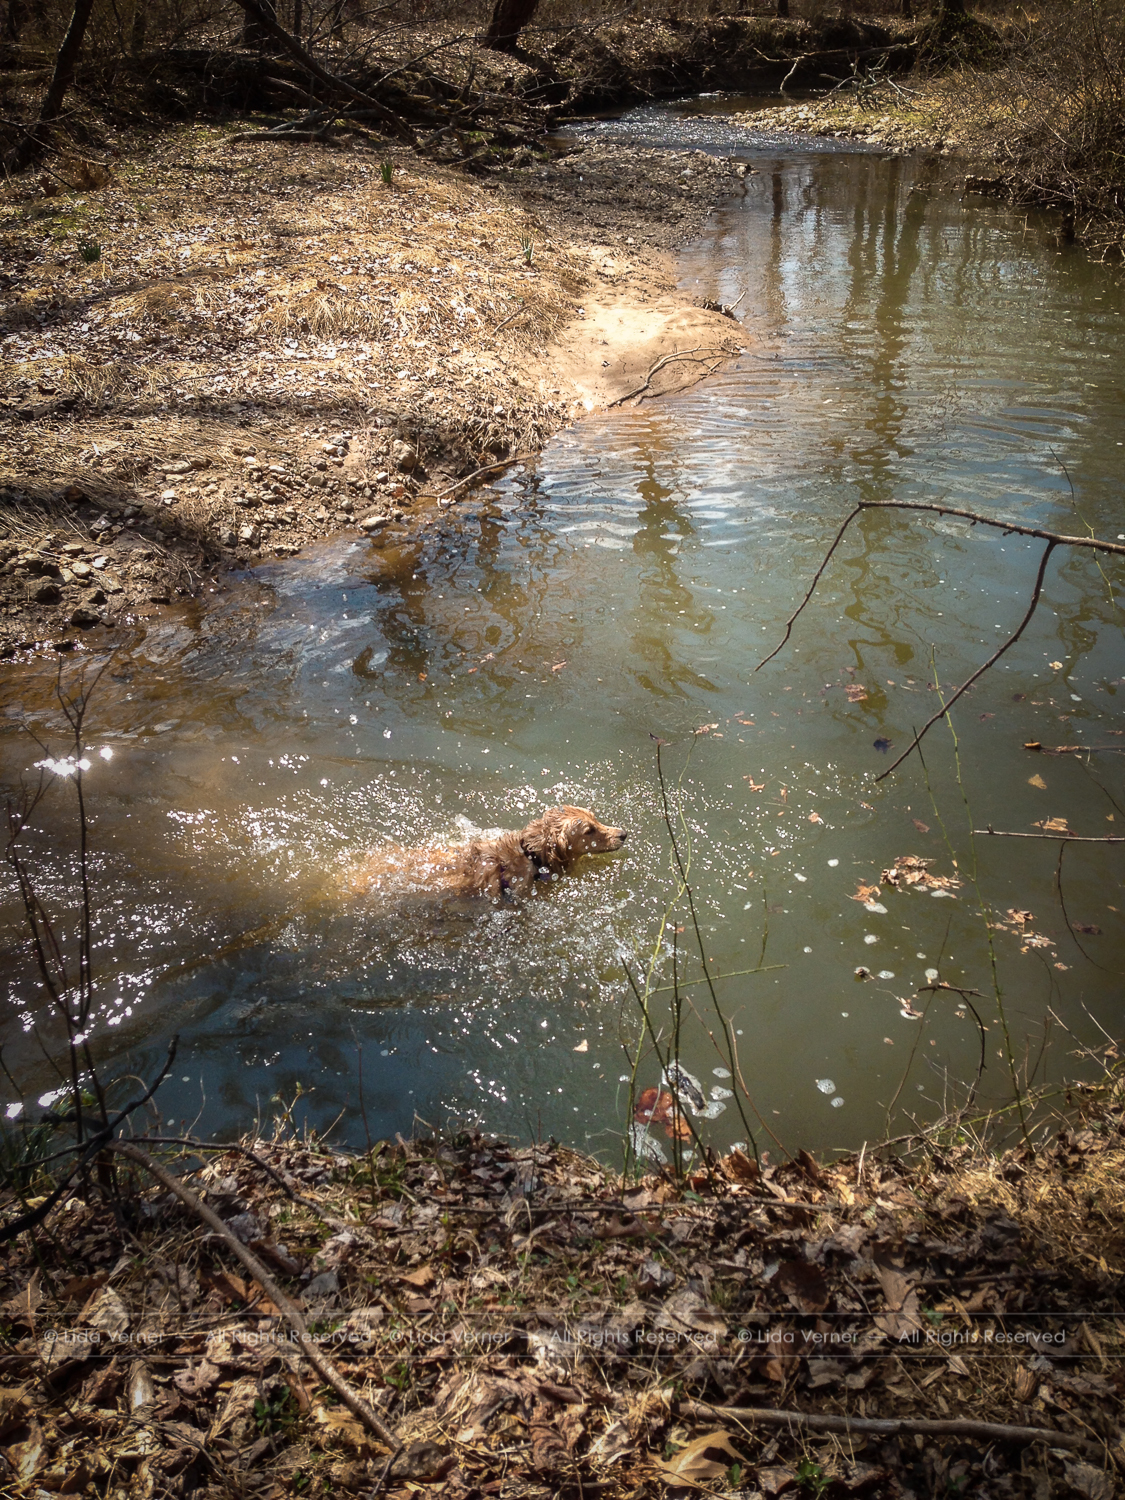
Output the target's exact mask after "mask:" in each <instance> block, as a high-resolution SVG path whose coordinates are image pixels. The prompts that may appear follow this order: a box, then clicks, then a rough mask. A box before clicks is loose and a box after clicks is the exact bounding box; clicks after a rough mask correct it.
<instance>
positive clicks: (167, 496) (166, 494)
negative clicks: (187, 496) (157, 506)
mask: <svg viewBox="0 0 1125 1500" xmlns="http://www.w3.org/2000/svg"><path fill="white" fill-rule="evenodd" d="M160 498H161V500H163V501H164V504H165V505H175V503H176V492H175V490H161V492H160Z"/></svg>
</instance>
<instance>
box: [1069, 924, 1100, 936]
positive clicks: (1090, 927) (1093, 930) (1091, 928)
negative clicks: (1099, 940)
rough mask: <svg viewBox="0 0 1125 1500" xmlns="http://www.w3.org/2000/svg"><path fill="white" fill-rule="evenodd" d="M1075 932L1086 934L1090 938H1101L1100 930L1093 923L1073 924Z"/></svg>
mask: <svg viewBox="0 0 1125 1500" xmlns="http://www.w3.org/2000/svg"><path fill="white" fill-rule="evenodd" d="M1074 930H1075V932H1088V933H1089V934H1090V936H1091V937H1101V935H1102V930H1101V928H1100V927H1099V926H1098V925H1097V924H1096V923H1095V922H1075V923H1074Z"/></svg>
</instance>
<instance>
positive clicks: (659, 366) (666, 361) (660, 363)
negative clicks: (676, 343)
mask: <svg viewBox="0 0 1125 1500" xmlns="http://www.w3.org/2000/svg"><path fill="white" fill-rule="evenodd" d="M703 348H706V345H704V344H696V346H695V348H694V349H685V350H683V352H682V353H678V354H665V355H664V356H663V358H661V359H658V360H657V361H656V363H655V364H654V365H653V366H652V368H651V369H650V370H649V372H648V374H647V375H646V376H645V378H644V383H643V384H642V385H639V386H638V387H637V389H636V390H635V391H627V392H626V394H625V395H624V396H618V397H617V399H616V400H615V401H611V402H609V404H608V406H607V407H606V410H607V411H611V410H612V409H613V408H614V407H615V406H622V405H624V403H625V402H626V401H632V399H633V397H634V396H643V395H644V393H645V391H647V390H648V388H649V386H650V385H651V384H652V377H653V376H654V375H657V374H659V373H660V371H661V370H663V369H664V367H665V366H666V365H672V364H678V363H679V362H680V361H681V360H683V361H685V362H687V363H690V364H695V365H705V364H706V363H707V361H708V360H709V359H713V360H715V361H718V360H720V359H721V358H722V357H723V356H722V352H721V351H720V350H714V351H713V352H712V353H710V354H705V355H703V356H702V357H701V358H698V359H697V358H695V356H696V355H698V354H699V351H700V350H701V349H703ZM707 373H708V374H709V375H710V374H711V371H710V370H708V372H707Z"/></svg>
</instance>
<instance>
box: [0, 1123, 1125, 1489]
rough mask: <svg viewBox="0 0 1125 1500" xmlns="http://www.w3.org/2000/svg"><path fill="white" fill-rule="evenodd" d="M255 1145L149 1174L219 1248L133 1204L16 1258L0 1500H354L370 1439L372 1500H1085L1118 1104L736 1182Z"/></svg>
mask: <svg viewBox="0 0 1125 1500" xmlns="http://www.w3.org/2000/svg"><path fill="white" fill-rule="evenodd" d="M142 1144H144V1143H143V1142H142ZM248 1144H249V1146H250V1150H245V1149H240V1150H237V1151H236V1150H228V1151H225V1152H220V1154H217V1155H216V1154H211V1153H210V1151H209V1152H208V1153H207V1154H208V1159H209V1163H210V1164H209V1165H207V1166H206V1167H204V1168H203V1169H202V1170H199V1165H198V1164H199V1160H200V1159H199V1157H198V1155H193V1153H192V1152H191V1151H190V1150H189V1151H187V1152H186V1153H185V1154H184V1155H183V1156H181V1157H180V1159H179V1161H178V1162H175V1161H173V1159H172V1158H169V1157H167V1156H166V1157H165V1161H166V1165H167V1167H168V1168H170V1169H171V1170H173V1171H174V1172H175V1173H177V1174H180V1173H183V1174H185V1176H186V1181H187V1182H188V1183H189V1184H190V1185H191V1187H192V1188H193V1190H194V1191H195V1192H196V1193H201V1194H202V1195H203V1199H204V1201H205V1203H206V1205H207V1206H208V1207H209V1208H210V1210H211V1211H212V1212H213V1213H215V1214H217V1215H218V1217H219V1221H220V1223H219V1228H218V1230H216V1229H214V1228H212V1229H210V1230H208V1231H207V1232H206V1233H204V1232H203V1230H204V1228H205V1226H204V1225H202V1224H201V1223H200V1220H199V1217H198V1214H197V1213H196V1212H195V1211H194V1210H193V1209H192V1208H191V1207H185V1206H184V1204H183V1202H181V1201H180V1200H178V1199H177V1198H176V1197H175V1196H173V1194H172V1193H171V1192H169V1191H166V1190H165V1189H164V1188H163V1187H159V1186H158V1187H157V1188H154V1187H153V1186H152V1183H151V1180H150V1179H148V1178H146V1177H145V1176H144V1175H143V1174H139V1175H138V1176H137V1178H136V1179H135V1180H125V1179H122V1180H121V1182H120V1183H119V1187H120V1189H121V1190H122V1191H123V1192H124V1193H125V1200H124V1206H123V1209H121V1210H119V1211H118V1212H117V1214H116V1215H115V1213H114V1210H113V1209H112V1208H111V1206H110V1205H109V1204H107V1203H104V1202H102V1201H101V1199H100V1198H99V1196H98V1195H97V1194H96V1193H95V1194H91V1195H90V1196H89V1198H88V1201H87V1200H85V1199H84V1198H83V1196H82V1195H81V1194H78V1195H76V1196H75V1197H73V1198H72V1199H70V1200H69V1201H68V1202H67V1203H66V1204H65V1207H63V1208H62V1209H60V1210H59V1211H57V1212H56V1213H55V1214H54V1215H53V1216H52V1217H51V1219H50V1220H49V1221H48V1222H47V1223H46V1224H45V1225H43V1226H42V1227H41V1228H40V1229H38V1230H37V1231H36V1232H35V1235H34V1241H35V1242H34V1244H32V1243H31V1241H30V1240H29V1239H28V1238H27V1237H26V1236H25V1237H23V1238H21V1239H20V1240H19V1241H17V1242H16V1243H15V1244H14V1245H13V1246H12V1247H11V1249H10V1250H9V1253H8V1255H7V1258H6V1261H5V1263H4V1267H3V1270H2V1271H0V1296H2V1298H3V1312H4V1317H5V1322H6V1337H5V1341H4V1347H3V1354H2V1356H0V1357H2V1359H3V1364H4V1388H3V1391H2V1392H0V1401H2V1405H0V1424H2V1436H3V1442H4V1445H5V1447H4V1450H3V1453H2V1454H0V1474H2V1475H3V1478H4V1480H5V1482H6V1483H7V1484H9V1485H11V1486H12V1490H11V1492H12V1493H13V1494H27V1495H33V1494H34V1495H37V1496H43V1495H44V1494H52V1495H53V1494H55V1493H60V1492H61V1493H69V1494H77V1493H80V1492H81V1493H88V1494H98V1495H103V1494H104V1495H107V1496H110V1497H117V1496H122V1497H124V1496H126V1495H137V1494H145V1495H147V1494H153V1495H155V1494H167V1495H177V1496H178V1495H187V1494H191V1493H202V1494H208V1495H219V1494H232V1493H237V1494H245V1493H248V1492H250V1491H251V1490H252V1492H253V1493H255V1494H258V1495H277V1496H280V1495H282V1494H304V1495H308V1496H321V1495H329V1494H348V1495H350V1494H359V1493H365V1494H366V1493H369V1492H370V1491H371V1486H372V1484H373V1483H375V1482H376V1481H379V1482H380V1483H381V1482H382V1479H381V1478H380V1476H382V1475H383V1471H384V1466H385V1463H386V1459H387V1457H388V1455H389V1453H390V1451H391V1450H390V1447H389V1445H388V1442H387V1441H386V1439H387V1437H394V1438H395V1439H397V1440H398V1441H399V1442H401V1444H402V1445H403V1447H404V1449H405V1451H404V1452H402V1453H400V1455H399V1456H398V1457H397V1458H396V1459H395V1461H394V1463H393V1465H392V1466H391V1468H390V1471H389V1473H388V1474H386V1475H385V1482H386V1485H387V1487H388V1489H389V1492H390V1494H391V1495H392V1496H393V1497H395V1500H410V1497H411V1496H416V1495H433V1496H434V1497H435V1500H436V1497H441V1500H466V1497H468V1496H482V1495H495V1494H503V1495H508V1494H511V1495H536V1496H540V1495H541V1496H544V1497H546V1496H547V1495H550V1494H557V1493H559V1491H560V1487H565V1488H566V1492H567V1493H571V1492H573V1493H575V1494H579V1495H581V1494H588V1493H591V1492H595V1491H596V1492H597V1493H610V1494H613V1495H620V1496H625V1495H628V1496H632V1497H634V1500H636V1497H643V1496H649V1495H656V1494H659V1493H662V1492H664V1491H667V1490H670V1489H671V1490H675V1489H679V1490H681V1491H685V1492H690V1491H694V1492H697V1493H698V1492H699V1491H700V1490H704V1491H709V1492H712V1493H721V1494H730V1493H736V1494H742V1495H763V1496H766V1495H770V1496H772V1495H781V1494H792V1495H794V1496H796V1495H798V1494H802V1493H803V1494H816V1495H826V1494H828V1495H833V1496H844V1495H856V1494H865V1495H878V1496H904V1497H906V1496H910V1495H919V1494H965V1493H970V1494H981V1495H985V1494H987V1495H1012V1496H1015V1495H1027V1496H1032V1495H1034V1496H1036V1497H1038V1496H1041V1495H1043V1494H1045V1493H1068V1494H1069V1493H1073V1494H1078V1495H1084V1496H1087V1497H1090V1496H1102V1497H1108V1496H1110V1495H1111V1494H1112V1493H1114V1476H1115V1474H1116V1472H1117V1470H1118V1468H1119V1467H1120V1466H1121V1464H1122V1462H1125V1452H1123V1450H1122V1445H1121V1440H1122V1433H1121V1418H1120V1411H1121V1408H1120V1398H1121V1394H1122V1388H1123V1384H1125V1375H1123V1373H1122V1364H1121V1354H1122V1352H1123V1342H1122V1328H1121V1323H1120V1321H1119V1318H1118V1317H1117V1316H1116V1314H1117V1313H1118V1310H1119V1302H1118V1296H1119V1286H1120V1277H1121V1274H1122V1252H1123V1248H1125V1245H1123V1241H1122V1230H1121V1224H1122V1219H1121V1213H1122V1207H1123V1204H1122V1189H1121V1181H1122V1165H1123V1163H1125V1138H1123V1133H1122V1121H1121V1115H1120V1110H1119V1108H1118V1107H1117V1106H1116V1105H1115V1104H1111V1105H1110V1107H1108V1108H1106V1107H1104V1106H1101V1107H1093V1108H1091V1109H1090V1110H1089V1112H1088V1113H1086V1114H1085V1115H1084V1117H1080V1118H1077V1119H1075V1120H1073V1121H1071V1122H1070V1123H1068V1124H1067V1125H1066V1126H1065V1127H1064V1128H1063V1129H1062V1130H1061V1131H1060V1132H1059V1133H1058V1134H1057V1135H1056V1136H1055V1138H1054V1139H1053V1141H1052V1142H1051V1143H1050V1144H1049V1145H1047V1146H1046V1147H1045V1148H1044V1149H1043V1150H1041V1152H1040V1153H1039V1154H1038V1155H1033V1154H1032V1153H1031V1152H1030V1151H1029V1150H1027V1149H1026V1148H1021V1149H1019V1150H1017V1151H1014V1152H1010V1153H1009V1154H1007V1155H1005V1156H1003V1157H1000V1158H996V1157H993V1156H992V1155H990V1154H989V1153H988V1152H984V1151H981V1150H979V1149H974V1148H972V1147H970V1146H969V1145H967V1144H966V1145H960V1146H945V1147H943V1148H938V1147H937V1146H936V1145H935V1143H934V1142H932V1141H931V1142H927V1141H925V1140H922V1139H920V1140H918V1141H917V1142H916V1143H915V1145H914V1147H913V1148H911V1149H909V1150H908V1152H907V1158H908V1159H907V1160H905V1161H904V1160H903V1159H902V1158H901V1157H895V1156H892V1155H890V1154H888V1153H887V1152H886V1151H883V1152H867V1151H865V1152H863V1153H860V1154H859V1155H856V1156H850V1157H845V1158H843V1159H841V1160H839V1161H836V1162H834V1163H832V1164H831V1165H823V1164H819V1163H817V1162H816V1161H814V1160H813V1158H812V1157H810V1156H809V1155H808V1154H807V1153H804V1152H802V1153H801V1155H800V1157H799V1159H797V1160H792V1161H789V1162H787V1163H785V1164H784V1165H780V1166H777V1167H773V1166H770V1165H769V1164H768V1163H767V1161H766V1159H765V1158H764V1157H763V1161H762V1163H761V1165H760V1166H759V1165H758V1164H756V1163H755V1162H754V1161H753V1160H751V1159H749V1158H748V1157H746V1156H743V1155H740V1154H738V1153H735V1154H734V1155H732V1156H731V1157H729V1158H726V1159H724V1160H723V1161H721V1162H717V1163H715V1164H714V1165H713V1166H712V1167H711V1168H710V1169H709V1170H703V1171H696V1172H694V1173H693V1174H692V1175H691V1176H690V1177H689V1178H688V1179H687V1180H686V1181H684V1182H682V1183H676V1182H674V1181H673V1180H672V1179H670V1178H668V1177H654V1178H649V1179H646V1180H645V1181H644V1182H642V1183H640V1184H637V1185H634V1186H630V1185H628V1184H627V1183H622V1182H621V1181H620V1180H618V1179H617V1178H615V1177H614V1176H613V1175H612V1174H610V1173H608V1172H607V1171H606V1170H605V1169H604V1168H602V1167H601V1166H599V1165H598V1164H597V1163H595V1162H592V1161H590V1160H589V1159H586V1158H582V1157H579V1156H578V1155H576V1154H574V1153H572V1152H569V1151H567V1150H565V1149H563V1148H560V1147H558V1146H556V1145H554V1144H553V1143H549V1144H547V1145H543V1144H540V1145H536V1146H528V1147H522V1148H516V1147H512V1146H509V1145H506V1144H505V1143H504V1142H502V1141H497V1140H493V1139H485V1138H482V1137H479V1136H462V1137H458V1138H456V1139H454V1140H451V1141H443V1140H431V1141H419V1142H411V1143H406V1142H403V1141H401V1139H400V1142H399V1144H397V1145H389V1144H380V1145H378V1146H376V1147H374V1148H373V1149H372V1150H371V1151H370V1152H369V1153H368V1154H366V1155H364V1156H359V1157H353V1156H349V1155H346V1154H342V1153H337V1152H334V1151H332V1150H330V1149H328V1148H327V1147H325V1146H323V1145H320V1144H317V1143H316V1142H315V1141H313V1142H311V1143H310V1142H309V1141H305V1142H304V1143H301V1142H297V1141H294V1140H293V1139H292V1138H282V1137H277V1138H275V1139H273V1140H256V1141H253V1142H251V1143H248ZM148 1149H149V1150H155V1151H159V1150H160V1148H159V1147H155V1146H149V1148H148ZM118 1161H119V1163H120V1164H121V1167H122V1169H125V1164H124V1163H123V1162H121V1158H118ZM29 1170H30V1172H31V1176H28V1177H26V1178H25V1179H24V1181H25V1184H26V1185H25V1189H24V1191H25V1193H33V1192H42V1191H45V1190H46V1187H45V1185H44V1184H45V1179H43V1178H41V1177H39V1176H36V1175H35V1168H34V1165H33V1164H32V1166H31V1167H30V1169H29ZM166 1185H167V1184H166ZM31 1201H32V1202H34V1201H37V1200H35V1199H34V1198H32V1199H31ZM5 1210H6V1215H5V1216H6V1218H8V1219H9V1220H10V1219H11V1218H12V1217H13V1216H14V1215H15V1214H16V1213H18V1212H19V1211H20V1204H19V1203H18V1202H16V1201H15V1200H14V1199H13V1198H12V1197H11V1196H10V1195H9V1197H8V1201H7V1203H6V1204H5ZM219 1230H221V1232H219ZM237 1246H242V1247H244V1251H243V1259H241V1260H240V1259H238V1258H237V1256H236V1253H235V1251H236V1247H237ZM246 1253H248V1254H249V1257H250V1259H249V1261H247V1259H246ZM255 1267H257V1272H255ZM256 1275H257V1276H260V1278H261V1279H260V1280H258V1279H256ZM274 1298H276V1299H277V1302H275V1301H274V1300H272V1299H274ZM278 1303H280V1304H283V1305H282V1306H279V1305H278ZM294 1313H295V1314H296V1318H295V1317H294ZM298 1323H300V1324H302V1325H307V1327H308V1328H309V1329H310V1330H311V1333H312V1336H313V1338H314V1339H315V1342H316V1348H317V1349H318V1350H319V1352H320V1355H321V1356H324V1357H327V1358H328V1359H329V1360H330V1361H332V1362H333V1364H334V1365H335V1367H336V1368H337V1370H338V1371H339V1372H340V1373H342V1375H343V1376H344V1377H345V1379H346V1380H347V1381H348V1382H349V1383H350V1385H351V1387H352V1388H353V1390H355V1391H357V1392H358V1393H360V1395H361V1396H362V1398H363V1400H364V1401H366V1402H367V1403H369V1407H370V1410H371V1411H373V1412H374V1413H375V1419H374V1423H372V1422H369V1421H367V1420H366V1419H365V1418H364V1417H363V1414H362V1411H360V1413H359V1415H356V1414H355V1413H353V1411H350V1410H349V1409H347V1407H346V1406H345V1405H343V1404H341V1402H340V1400H338V1399H337V1397H336V1396H335V1395H334V1394H333V1392H332V1390H330V1389H329V1387H328V1385H327V1384H326V1383H325V1378H324V1371H323V1369H321V1370H320V1371H317V1370H315V1369H314V1368H313V1366H312V1365H311V1364H310V1362H309V1358H308V1357H307V1356H306V1354H304V1353H302V1350H301V1348H300V1347H299V1346H298V1344H297V1342H296V1341H295V1339H296V1335H295V1333H294V1329H295V1328H296V1327H297V1326H298ZM880 1423H882V1424H884V1425H882V1426H880V1425H879V1424H880ZM373 1427H374V1429H375V1430H373ZM380 1427H382V1428H383V1429H389V1433H388V1432H386V1431H384V1433H383V1436H382V1437H381V1436H380V1435H379V1431H378V1429H379V1428H380Z"/></svg>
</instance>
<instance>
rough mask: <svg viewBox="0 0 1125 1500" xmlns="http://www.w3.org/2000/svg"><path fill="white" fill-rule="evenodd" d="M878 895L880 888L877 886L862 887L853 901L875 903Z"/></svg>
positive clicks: (853, 897)
mask: <svg viewBox="0 0 1125 1500" xmlns="http://www.w3.org/2000/svg"><path fill="white" fill-rule="evenodd" d="M878 894H879V887H878V886H877V885H861V886H860V887H859V890H857V891H856V893H855V895H854V896H852V898H851V899H852V900H853V901H863V902H867V901H873V900H874V899H875V897H876V896H877V895H878Z"/></svg>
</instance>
